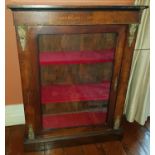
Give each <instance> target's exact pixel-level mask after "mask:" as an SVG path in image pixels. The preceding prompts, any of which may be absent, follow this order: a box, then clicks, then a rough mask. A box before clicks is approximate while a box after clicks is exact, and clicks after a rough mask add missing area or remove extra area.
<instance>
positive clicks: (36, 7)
mask: <svg viewBox="0 0 155 155" xmlns="http://www.w3.org/2000/svg"><path fill="white" fill-rule="evenodd" d="M8 8H10V9H11V10H13V11H37V10H40V11H44V10H51V11H52V10H131V11H136V10H137V11H139V10H143V9H146V8H148V6H145V5H115V6H114V5H113V6H110V5H83V6H80V5H63V6H62V5H15V4H10V5H8Z"/></svg>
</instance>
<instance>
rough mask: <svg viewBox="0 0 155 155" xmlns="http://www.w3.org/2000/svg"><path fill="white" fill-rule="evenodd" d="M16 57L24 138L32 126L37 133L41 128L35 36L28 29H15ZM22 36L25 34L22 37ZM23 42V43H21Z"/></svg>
mask: <svg viewBox="0 0 155 155" xmlns="http://www.w3.org/2000/svg"><path fill="white" fill-rule="evenodd" d="M16 33H17V40H18V55H19V63H20V72H21V80H22V92H23V101H24V110H25V117H26V136H28V131H29V127H30V126H32V128H33V130H34V133H37V132H38V130H39V129H40V126H41V119H40V117H39V116H40V101H39V99H40V97H39V74H38V73H39V72H38V70H39V68H38V58H37V47H36V43H35V42H36V36H35V33H33V32H32V31H31V30H30V29H29V27H24V29H22V30H21V29H20V27H18V26H17V27H16ZM22 34H25V35H24V36H22ZM23 41H25V43H22V42H23Z"/></svg>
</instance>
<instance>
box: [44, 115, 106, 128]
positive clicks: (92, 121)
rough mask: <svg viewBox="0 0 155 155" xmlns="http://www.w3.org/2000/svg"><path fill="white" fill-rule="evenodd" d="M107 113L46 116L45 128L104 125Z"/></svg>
mask: <svg viewBox="0 0 155 155" xmlns="http://www.w3.org/2000/svg"><path fill="white" fill-rule="evenodd" d="M106 116H107V112H81V113H72V114H61V115H44V116H43V128H44V129H48V128H65V127H77V126H87V125H99V124H104V123H105V121H106Z"/></svg>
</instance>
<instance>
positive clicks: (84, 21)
mask: <svg viewBox="0 0 155 155" xmlns="http://www.w3.org/2000/svg"><path fill="white" fill-rule="evenodd" d="M14 22H15V25H19V24H24V25H96V24H129V23H139V22H140V12H139V11H108V10H104V11H60V12H58V11H15V12H14Z"/></svg>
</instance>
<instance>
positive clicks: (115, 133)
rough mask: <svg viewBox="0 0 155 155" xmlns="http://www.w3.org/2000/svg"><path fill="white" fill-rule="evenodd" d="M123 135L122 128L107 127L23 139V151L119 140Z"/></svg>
mask: <svg viewBox="0 0 155 155" xmlns="http://www.w3.org/2000/svg"><path fill="white" fill-rule="evenodd" d="M122 137H123V130H122V129H117V130H113V129H109V130H106V131H105V130H103V131H101V130H100V131H97V132H89V133H87V134H86V133H85V134H81V135H78V134H76V135H70V136H62V137H60V136H59V137H54V138H53V137H48V138H41V137H39V138H36V139H34V140H25V142H24V148H25V151H43V150H48V149H53V148H57V147H67V146H77V145H82V144H91V143H100V142H105V141H111V140H121V139H122Z"/></svg>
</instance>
